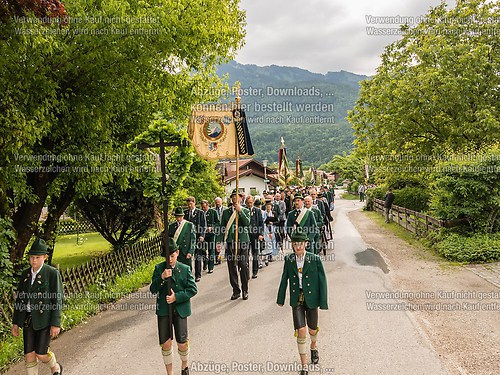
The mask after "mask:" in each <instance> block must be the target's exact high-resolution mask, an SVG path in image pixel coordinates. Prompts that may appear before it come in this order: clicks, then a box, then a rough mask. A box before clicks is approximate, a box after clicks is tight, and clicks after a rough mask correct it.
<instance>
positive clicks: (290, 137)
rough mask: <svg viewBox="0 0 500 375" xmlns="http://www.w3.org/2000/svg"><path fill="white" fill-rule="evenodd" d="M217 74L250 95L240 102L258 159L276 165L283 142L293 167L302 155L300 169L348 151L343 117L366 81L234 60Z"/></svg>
mask: <svg viewBox="0 0 500 375" xmlns="http://www.w3.org/2000/svg"><path fill="white" fill-rule="evenodd" d="M217 74H218V75H219V76H222V75H227V81H228V83H230V84H233V83H234V82H235V81H239V82H240V84H241V89H242V92H243V93H245V94H248V95H244V96H243V97H242V103H243V106H244V109H245V111H246V114H247V118H248V120H249V121H248V123H249V130H250V134H251V137H252V142H253V144H254V149H255V157H256V158H257V159H268V160H270V161H271V162H276V161H277V154H278V148H279V147H280V139H281V137H284V139H285V142H286V145H287V155H288V160H289V161H290V162H291V164H293V163H292V161H294V160H295V158H296V157H297V156H300V157H301V158H302V160H303V162H304V165H314V166H318V165H320V164H323V163H326V162H328V161H330V160H331V158H332V157H333V156H334V155H336V154H341V153H342V152H349V151H350V150H352V148H353V145H352V141H353V140H354V137H353V134H352V129H351V126H350V125H349V124H348V123H347V121H346V120H345V117H346V116H347V111H348V110H350V109H352V108H353V107H354V104H355V102H356V100H357V98H358V95H359V89H360V86H359V82H360V81H362V80H364V79H368V78H369V77H368V76H365V75H361V74H356V73H351V72H348V71H346V70H341V71H339V72H331V71H329V72H327V73H325V74H323V73H314V72H310V71H308V70H306V69H303V68H299V67H286V66H279V65H274V64H272V65H268V66H258V65H255V64H240V63H238V62H236V61H231V62H229V63H227V64H223V65H220V66H219V67H218V69H217Z"/></svg>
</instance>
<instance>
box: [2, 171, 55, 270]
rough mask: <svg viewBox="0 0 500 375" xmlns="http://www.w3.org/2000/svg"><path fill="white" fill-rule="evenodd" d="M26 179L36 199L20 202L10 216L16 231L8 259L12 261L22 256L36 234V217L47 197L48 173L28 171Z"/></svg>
mask: <svg viewBox="0 0 500 375" xmlns="http://www.w3.org/2000/svg"><path fill="white" fill-rule="evenodd" d="M27 180H28V181H27V182H28V186H30V187H31V188H32V189H33V194H34V195H35V196H36V197H37V199H36V201H35V202H25V203H22V204H21V205H20V206H19V207H18V209H17V210H16V211H15V212H14V215H13V217H12V221H13V226H14V229H15V231H16V233H17V241H16V243H15V245H14V247H13V249H12V252H11V254H10V259H11V261H12V262H14V263H15V262H17V261H18V260H19V259H21V258H22V257H23V255H24V250H25V249H26V246H28V243H29V241H30V239H31V237H32V236H33V234H38V219H39V218H40V214H41V213H42V209H43V206H44V205H45V200H46V199H47V194H48V193H47V190H48V185H49V183H50V176H49V174H48V173H30V174H28V175H27Z"/></svg>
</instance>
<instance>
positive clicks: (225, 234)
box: [219, 189, 250, 300]
mask: <svg viewBox="0 0 500 375" xmlns="http://www.w3.org/2000/svg"><path fill="white" fill-rule="evenodd" d="M242 198H243V196H242V194H241V193H238V192H236V189H234V190H233V192H232V193H231V201H232V206H231V207H230V208H228V209H226V210H224V211H223V212H222V218H221V223H220V234H219V237H220V238H221V239H222V241H223V242H225V243H226V255H227V256H226V258H227V268H228V271H229V282H230V283H231V287H232V288H233V294H232V296H231V300H236V299H238V298H240V295H241V294H243V299H244V300H247V299H248V279H249V276H250V271H249V265H248V261H249V259H248V257H249V255H248V252H249V248H250V236H249V234H248V232H249V227H250V211H249V210H248V208H246V207H242V206H241V199H242ZM236 217H237V218H238V242H237V244H238V245H237V252H236V236H235V234H236V229H235V228H236ZM219 242H221V241H219ZM238 271H239V276H240V279H241V288H240V285H239V282H238Z"/></svg>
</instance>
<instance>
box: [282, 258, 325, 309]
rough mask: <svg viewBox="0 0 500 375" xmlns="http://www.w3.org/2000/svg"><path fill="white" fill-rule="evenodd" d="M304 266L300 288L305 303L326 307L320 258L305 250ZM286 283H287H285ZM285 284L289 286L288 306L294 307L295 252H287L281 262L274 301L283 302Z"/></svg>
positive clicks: (296, 290) (296, 293)
mask: <svg viewBox="0 0 500 375" xmlns="http://www.w3.org/2000/svg"><path fill="white" fill-rule="evenodd" d="M304 256H305V260H304V267H303V269H302V290H303V292H304V298H305V303H306V305H307V307H308V308H310V309H314V308H316V307H319V308H320V309H322V310H327V309H328V290H327V281H326V275H325V269H324V268H323V262H322V261H321V258H320V257H319V256H318V255H316V254H312V253H309V252H305V255H304ZM287 284H288V285H287ZM287 286H289V287H290V306H292V307H295V306H297V304H298V300H299V271H298V269H297V263H296V261H295V253H292V254H288V255H287V256H286V257H285V262H284V264H283V274H282V275H281V282H280V286H279V289H278V297H277V299H276V303H278V304H279V305H284V304H285V294H286V288H287Z"/></svg>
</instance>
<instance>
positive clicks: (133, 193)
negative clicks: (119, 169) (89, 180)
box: [77, 180, 154, 250]
mask: <svg viewBox="0 0 500 375" xmlns="http://www.w3.org/2000/svg"><path fill="white" fill-rule="evenodd" d="M103 190H104V191H103V193H102V194H100V195H96V196H90V197H87V198H85V199H79V200H78V201H77V205H78V208H79V209H80V211H81V212H82V213H83V215H84V216H85V217H86V218H87V220H89V221H90V222H91V223H92V224H93V225H94V227H95V228H96V229H97V231H98V232H99V233H101V235H102V236H103V237H104V238H105V239H106V240H107V241H108V242H109V243H110V244H111V245H113V249H115V250H120V249H122V248H123V246H125V245H127V244H129V245H131V244H133V243H134V242H136V241H137V240H139V239H140V238H141V237H142V236H143V235H144V234H145V233H146V232H147V231H148V230H149V229H150V228H151V227H152V225H153V219H154V199H152V198H151V197H145V196H144V183H143V182H142V181H141V180H133V181H130V185H129V186H128V188H126V189H122V187H121V186H120V185H118V184H114V183H111V184H108V185H106V186H104V187H103Z"/></svg>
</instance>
